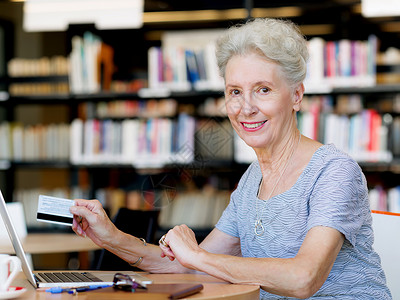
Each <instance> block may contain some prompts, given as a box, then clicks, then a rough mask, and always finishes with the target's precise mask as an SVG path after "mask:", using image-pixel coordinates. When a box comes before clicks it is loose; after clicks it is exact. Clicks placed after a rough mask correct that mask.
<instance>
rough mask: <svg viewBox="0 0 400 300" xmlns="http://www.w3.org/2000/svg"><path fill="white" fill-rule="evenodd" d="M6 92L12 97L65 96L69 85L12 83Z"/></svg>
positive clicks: (57, 83)
mask: <svg viewBox="0 0 400 300" xmlns="http://www.w3.org/2000/svg"><path fill="white" fill-rule="evenodd" d="M8 91H9V93H10V95H12V96H32V95H60V94H61V95H67V94H68V93H69V84H68V83H67V82H40V83H26V82H23V83H12V84H10V86H9V88H8Z"/></svg>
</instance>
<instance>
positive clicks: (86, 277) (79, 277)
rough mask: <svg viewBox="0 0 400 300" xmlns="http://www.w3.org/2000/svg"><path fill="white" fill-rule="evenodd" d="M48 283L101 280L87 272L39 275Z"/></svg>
mask: <svg viewBox="0 0 400 300" xmlns="http://www.w3.org/2000/svg"><path fill="white" fill-rule="evenodd" d="M37 275H39V276H40V277H41V278H43V279H44V280H45V281H46V282H99V281H102V280H101V279H99V278H97V277H96V276H94V275H93V274H91V273H87V272H83V273H80V272H55V273H49V272H46V273H37Z"/></svg>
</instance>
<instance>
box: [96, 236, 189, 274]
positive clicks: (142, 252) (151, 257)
mask: <svg viewBox="0 0 400 300" xmlns="http://www.w3.org/2000/svg"><path fill="white" fill-rule="evenodd" d="M101 246H102V247H103V248H105V249H106V250H108V251H110V252H112V253H114V254H115V255H117V256H119V257H120V258H122V259H123V260H125V261H127V262H128V263H130V264H133V263H135V262H136V261H137V260H138V259H139V257H143V259H142V261H141V263H140V265H138V268H140V269H142V270H144V271H148V272H151V273H187V272H190V271H191V270H190V269H187V268H185V267H183V266H182V265H181V264H180V263H179V262H178V260H174V261H170V260H169V259H168V258H167V257H164V258H162V257H161V250H160V248H159V246H158V245H153V244H150V243H146V245H144V243H143V241H142V240H141V239H139V238H136V237H134V236H132V235H129V234H126V233H124V232H122V231H119V230H118V233H117V234H115V236H114V239H113V240H111V241H108V242H105V243H104V244H102V245H101Z"/></svg>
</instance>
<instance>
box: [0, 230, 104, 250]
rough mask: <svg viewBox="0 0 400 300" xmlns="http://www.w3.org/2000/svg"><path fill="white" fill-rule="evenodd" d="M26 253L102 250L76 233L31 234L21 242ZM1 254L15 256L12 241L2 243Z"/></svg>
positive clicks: (0, 242)
mask: <svg viewBox="0 0 400 300" xmlns="http://www.w3.org/2000/svg"><path fill="white" fill-rule="evenodd" d="M21 243H22V247H23V248H24V250H25V253H30V254H46V253H68V252H82V251H92V250H98V249H100V247H99V246H97V245H96V244H95V243H93V242H92V240H91V239H89V238H82V237H80V236H78V235H76V234H75V233H29V234H28V235H27V236H26V237H25V238H23V239H22V240H21ZM0 253H7V254H15V252H14V248H13V246H12V244H11V242H10V240H2V241H0Z"/></svg>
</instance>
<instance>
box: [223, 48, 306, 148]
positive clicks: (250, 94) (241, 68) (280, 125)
mask: <svg viewBox="0 0 400 300" xmlns="http://www.w3.org/2000/svg"><path fill="white" fill-rule="evenodd" d="M302 96H303V85H299V87H298V88H296V89H294V90H293V89H291V88H290V86H289V85H288V82H287V80H286V79H285V78H284V76H283V75H282V71H281V68H280V66H279V65H278V64H276V63H274V62H271V61H268V60H267V59H265V58H264V57H263V56H261V55H259V54H256V53H249V54H246V55H236V56H233V57H232V58H231V59H230V60H229V61H228V64H227V66H226V70H225V99H226V109H227V113H228V117H229V119H230V121H231V123H232V126H233V128H234V129H235V130H236V132H237V133H238V135H239V136H240V137H241V138H242V139H243V140H244V141H245V142H246V143H247V144H248V145H249V146H251V147H253V148H266V147H269V146H273V145H279V142H280V141H282V140H283V139H284V138H285V136H286V137H287V134H288V133H289V132H290V130H293V129H294V128H295V127H293V126H295V114H294V111H298V110H299V109H300V102H301V98H302Z"/></svg>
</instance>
